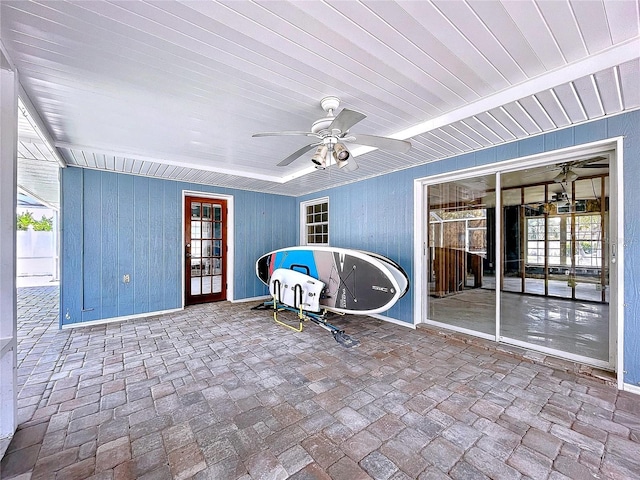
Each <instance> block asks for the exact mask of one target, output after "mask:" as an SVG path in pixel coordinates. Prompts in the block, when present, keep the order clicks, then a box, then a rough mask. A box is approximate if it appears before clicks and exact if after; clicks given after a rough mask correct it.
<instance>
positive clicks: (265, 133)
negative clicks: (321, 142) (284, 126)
mask: <svg viewBox="0 0 640 480" xmlns="http://www.w3.org/2000/svg"><path fill="white" fill-rule="evenodd" d="M283 135H304V136H306V137H319V135H317V134H315V133H313V132H296V131H288V132H287V131H285V132H260V133H254V134H253V135H251V136H252V137H274V136H283Z"/></svg>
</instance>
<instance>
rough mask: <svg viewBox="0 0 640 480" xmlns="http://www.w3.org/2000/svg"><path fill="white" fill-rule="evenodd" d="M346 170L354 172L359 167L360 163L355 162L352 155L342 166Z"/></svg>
mask: <svg viewBox="0 0 640 480" xmlns="http://www.w3.org/2000/svg"><path fill="white" fill-rule="evenodd" d="M343 168H344V169H345V170H346V171H347V172H355V171H356V170H357V169H358V168H360V165H358V164H357V163H356V159H355V158H353V157H350V158H349V161H348V162H347V164H346V165H345V166H344V167H343Z"/></svg>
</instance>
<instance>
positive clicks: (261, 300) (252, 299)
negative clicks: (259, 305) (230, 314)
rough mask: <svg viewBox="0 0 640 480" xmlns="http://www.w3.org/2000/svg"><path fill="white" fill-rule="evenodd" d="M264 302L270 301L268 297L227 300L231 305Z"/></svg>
mask: <svg viewBox="0 0 640 480" xmlns="http://www.w3.org/2000/svg"><path fill="white" fill-rule="evenodd" d="M265 300H271V296H270V295H262V296H260V297H249V298H238V299H234V300H229V302H231V303H248V302H264V301H265Z"/></svg>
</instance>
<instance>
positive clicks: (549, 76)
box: [390, 37, 640, 140]
mask: <svg viewBox="0 0 640 480" xmlns="http://www.w3.org/2000/svg"><path fill="white" fill-rule="evenodd" d="M637 58H640V37H634V38H632V39H630V40H628V41H626V42H624V43H621V44H618V45H616V46H613V47H611V48H608V49H606V50H603V51H602V52H600V53H597V54H595V55H592V56H589V57H587V58H584V59H582V60H578V61H577V62H573V63H571V64H569V65H565V66H563V67H560V68H558V69H556V70H552V71H550V72H547V73H543V74H542V75H539V76H537V77H535V78H532V79H530V80H526V81H524V82H522V83H519V84H517V85H514V86H512V87H509V88H507V89H505V90H502V91H501V92H498V93H496V94H493V95H489V96H487V97H484V98H481V99H480V100H477V101H475V102H471V103H469V104H467V105H465V106H464V107H462V108H457V109H455V110H453V111H451V112H449V113H445V114H444V115H440V116H438V117H435V118H432V119H431V120H427V121H426V122H423V123H419V124H417V125H414V126H413V127H410V128H407V129H405V130H401V131H399V132H396V133H395V134H393V135H390V136H391V137H393V138H397V139H400V140H406V139H409V138H411V137H415V136H416V135H422V134H423V133H426V132H429V131H431V130H435V129H437V128H440V127H443V126H445V125H449V124H450V123H455V122H458V121H460V120H464V119H466V118H470V117H473V116H474V115H478V114H480V113H483V112H488V111H490V110H493V109H495V108H498V107H501V106H502V105H507V104H509V103H512V102H515V101H516V100H520V99H521V98H524V97H529V96H532V95H534V94H536V93H538V92H542V91H545V90H549V89H551V88H553V87H556V86H558V85H564V84H566V83H569V82H572V81H574V80H577V79H578V78H582V77H585V76H587V75H590V74H594V73H597V72H599V71H602V70H606V69H607V68H613V67H615V66H617V65H621V64H623V63H626V62H629V61H631V60H635V59H637Z"/></svg>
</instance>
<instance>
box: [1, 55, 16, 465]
mask: <svg viewBox="0 0 640 480" xmlns="http://www.w3.org/2000/svg"><path fill="white" fill-rule="evenodd" d="M0 47H2V44H1V43H0ZM17 142H18V79H17V74H16V72H15V69H14V68H13V66H12V64H11V62H10V61H9V59H8V58H7V57H6V55H5V50H4V48H0V457H2V455H3V454H4V452H5V450H6V448H7V446H8V444H9V442H10V440H11V437H12V436H13V434H14V432H15V430H16V428H17V396H18V392H17V388H18V376H17V354H16V350H17V341H16V336H17V309H16V198H17V181H16V171H17V166H16V164H17Z"/></svg>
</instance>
